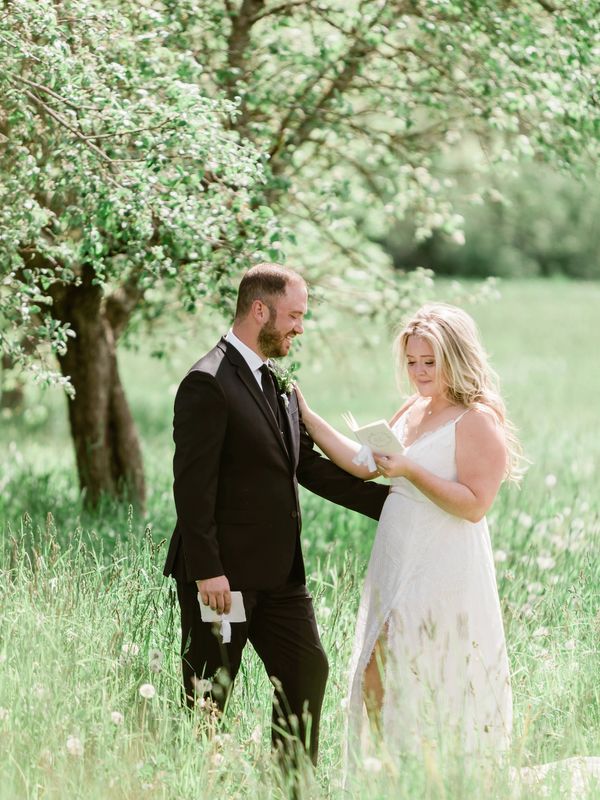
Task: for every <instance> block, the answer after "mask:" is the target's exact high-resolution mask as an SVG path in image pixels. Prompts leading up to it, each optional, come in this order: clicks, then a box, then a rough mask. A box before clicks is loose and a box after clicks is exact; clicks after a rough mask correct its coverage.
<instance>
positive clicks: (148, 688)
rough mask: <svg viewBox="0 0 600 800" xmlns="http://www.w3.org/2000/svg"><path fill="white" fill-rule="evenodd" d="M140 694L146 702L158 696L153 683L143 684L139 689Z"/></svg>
mask: <svg viewBox="0 0 600 800" xmlns="http://www.w3.org/2000/svg"><path fill="white" fill-rule="evenodd" d="M139 693H140V694H141V696H142V697H143V698H144V700H152V698H153V697H154V696H155V694H156V689H155V688H154V686H153V685H152V684H151V683H142V685H141V686H140V688H139Z"/></svg>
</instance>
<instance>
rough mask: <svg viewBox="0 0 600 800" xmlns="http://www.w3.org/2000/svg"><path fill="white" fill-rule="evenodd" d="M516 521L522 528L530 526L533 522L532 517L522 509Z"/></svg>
mask: <svg viewBox="0 0 600 800" xmlns="http://www.w3.org/2000/svg"><path fill="white" fill-rule="evenodd" d="M517 521H518V523H519V525H522V526H523V527H524V528H531V526H532V524H533V518H532V517H530V516H529V514H526V513H525V512H524V511H521V513H520V514H519V516H518V517H517Z"/></svg>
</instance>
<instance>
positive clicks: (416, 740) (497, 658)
mask: <svg viewBox="0 0 600 800" xmlns="http://www.w3.org/2000/svg"><path fill="white" fill-rule="evenodd" d="M463 413H466V412H463ZM462 416H463V415H462V414H460V415H459V416H457V417H456V418H455V419H453V420H450V421H449V422H447V423H446V424H444V425H441V426H440V427H439V428H437V429H435V430H433V431H430V432H427V433H425V434H424V435H422V436H421V437H419V438H418V439H417V440H416V441H414V442H413V443H412V444H410V445H409V446H408V447H406V455H407V456H408V457H409V458H410V459H412V460H413V461H416V462H417V463H418V464H420V465H421V466H423V467H425V468H426V469H427V470H429V471H430V472H433V473H434V474H435V475H439V476H440V477H441V478H445V479H447V480H451V481H455V480H456V479H457V475H456V463H455V435H456V425H457V423H458V421H459V420H460V418H461V417H462ZM405 421H406V413H405V414H403V415H402V416H401V417H400V418H399V419H398V421H397V422H396V423H395V425H394V430H395V433H396V435H397V436H398V438H399V439H400V441H404V426H405ZM382 635H384V636H385V640H386V653H387V655H386V664H385V669H384V671H383V675H384V692H385V693H384V701H383V711H382V723H383V741H384V742H385V743H386V745H387V747H388V748H391V749H392V750H395V749H399V750H401V751H406V750H409V751H410V750H413V751H414V750H415V749H418V748H419V747H420V745H421V742H422V740H423V739H431V738H433V739H435V740H436V741H437V742H439V741H440V740H441V739H443V740H444V741H449V742H450V743H452V744H458V745H459V746H461V747H462V748H463V749H465V750H466V751H469V752H470V751H479V750H481V749H484V750H488V749H490V748H491V749H493V750H495V751H496V750H502V749H505V748H506V747H507V746H508V743H509V740H510V733H511V725H512V698H511V688H510V679H509V670H508V659H507V654H506V643H505V638H504V628H503V624H502V616H501V612H500V604H499V600H498V590H497V587H496V577H495V571H494V559H493V553H492V548H491V543H490V537H489V533H488V527H487V522H486V520H485V519H482V520H481V521H480V522H476V523H473V522H468V521H467V520H464V519H460V518H459V517H455V516H453V515H452V514H449V513H447V512H446V511H443V510H442V509H441V508H439V507H438V506H437V505H435V503H433V502H431V500H429V499H428V498H427V497H425V495H423V494H422V493H421V492H420V491H419V490H418V489H416V488H415V487H414V486H413V485H412V484H411V483H410V482H409V481H408V480H406V479H405V478H394V479H393V480H392V486H391V490H390V494H389V496H388V498H387V500H386V503H385V505H384V507H383V512H382V515H381V518H380V521H379V526H378V528H377V533H376V536H375V542H374V545H373V550H372V553H371V559H370V561H369V566H368V569H367V574H366V578H365V584H364V589H363V594H362V598H361V602H360V608H359V612H358V623H357V628H356V637H355V644H354V653H353V657H352V661H351V666H350V676H351V683H350V694H349V698H348V714H349V718H348V725H349V730H348V744H349V747H350V748H351V749H352V747H353V746H356V745H357V744H358V742H359V741H360V735H361V729H362V726H363V724H365V722H366V720H365V716H364V708H363V693H362V682H363V674H364V671H365V668H366V666H367V664H368V662H369V659H370V658H371V654H372V653H373V649H374V647H375V644H376V642H377V640H378V639H379V638H380V637H381V636H382Z"/></svg>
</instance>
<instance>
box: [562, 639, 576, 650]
mask: <svg viewBox="0 0 600 800" xmlns="http://www.w3.org/2000/svg"><path fill="white" fill-rule="evenodd" d="M563 646H564V648H565V650H575V648H576V646H577V645H576V644H575V639H567V641H566V642H565V643H564V645H563Z"/></svg>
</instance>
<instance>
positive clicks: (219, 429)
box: [164, 339, 388, 591]
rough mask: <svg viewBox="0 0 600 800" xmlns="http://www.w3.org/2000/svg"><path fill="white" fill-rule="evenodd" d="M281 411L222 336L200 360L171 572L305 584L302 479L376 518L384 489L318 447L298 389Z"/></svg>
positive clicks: (191, 376)
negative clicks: (300, 404)
mask: <svg viewBox="0 0 600 800" xmlns="http://www.w3.org/2000/svg"><path fill="white" fill-rule="evenodd" d="M279 402H280V417H281V420H282V422H283V428H284V430H283V434H284V436H282V434H281V432H280V430H279V426H278V424H277V421H276V418H275V415H274V414H273V412H272V410H271V407H270V406H269V404H268V402H267V399H266V397H265V395H264V393H263V392H262V390H261V388H260V387H259V386H258V383H257V382H256V379H255V378H254V376H253V375H252V372H251V371H250V368H249V367H248V365H247V363H246V361H245V360H244V358H243V356H242V355H241V354H240V352H239V351H238V350H237V349H236V348H235V347H234V346H233V345H232V344H229V343H228V342H227V341H226V340H225V339H221V341H220V342H219V343H218V344H217V345H216V347H214V348H213V349H212V350H211V351H210V352H209V353H207V354H206V355H205V356H204V357H203V358H201V359H200V361H198V362H197V363H196V364H195V365H194V366H193V367H192V368H191V370H190V371H189V372H188V374H187V375H186V376H185V378H184V379H183V381H182V382H181V384H180V386H179V389H178V391H177V396H176V398H175V416H174V422H173V429H174V430H173V438H174V440H175V456H174V460H173V466H174V478H175V480H174V487H173V491H174V495H175V506H176V511H177V524H176V527H175V530H174V532H173V536H172V539H171V544H170V546H169V552H168V555H167V560H166V564H165V570H164V572H165V575H173V576H174V577H175V578H177V579H178V580H180V581H185V582H191V581H194V580H199V579H203V578H211V577H215V576H217V575H226V576H227V578H228V579H229V583H230V586H231V588H232V590H244V589H254V590H259V591H260V590H268V589H273V588H276V587H279V586H282V585H283V584H285V583H286V581H287V580H289V579H294V580H298V581H300V582H304V579H305V575H304V565H303V560H302V553H301V549H300V541H299V535H300V527H301V518H300V505H299V501H298V483H301V484H302V485H303V486H306V487H307V488H308V489H310V490H311V491H312V492H315V493H316V494H318V495H321V496H322V497H325V498H327V499H328V500H331V501H332V502H334V503H339V504H340V505H343V506H346V507H347V508H351V509H353V510H355V511H359V512H361V513H362V514H365V515H367V516H369V517H372V518H373V519H377V518H379V515H380V513H381V509H382V506H383V503H384V501H385V498H386V496H387V492H388V490H387V487H385V486H381V485H378V484H373V483H364V482H363V481H361V480H359V479H358V478H355V477H352V476H351V475H348V473H346V472H344V471H343V470H341V469H339V468H338V467H337V466H335V464H332V463H331V462H330V461H328V460H327V459H325V458H323V457H322V456H321V455H320V454H319V453H317V452H316V450H315V449H314V444H313V441H312V439H311V438H310V436H309V435H308V433H307V431H306V429H305V427H304V425H303V424H302V421H301V420H300V419H299V412H298V401H297V397H296V394H295V393H294V392H292V393H291V395H290V396H289V405H288V406H287V407H286V404H285V403H284V401H283V398H281V397H280V398H279Z"/></svg>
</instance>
